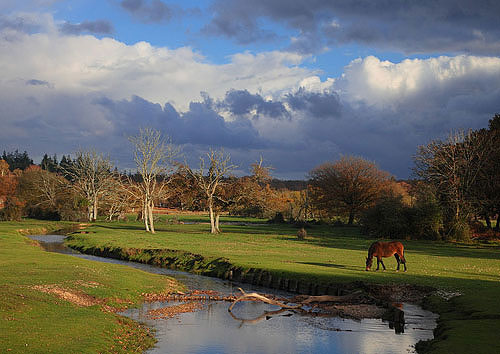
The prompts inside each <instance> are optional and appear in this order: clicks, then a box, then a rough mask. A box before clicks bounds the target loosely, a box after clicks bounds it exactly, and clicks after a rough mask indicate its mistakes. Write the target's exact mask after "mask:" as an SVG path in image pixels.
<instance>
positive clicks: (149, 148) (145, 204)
mask: <svg viewBox="0 0 500 354" xmlns="http://www.w3.org/2000/svg"><path fill="white" fill-rule="evenodd" d="M129 140H130V142H131V143H132V144H133V145H134V148H135V151H134V160H135V163H136V164H137V172H138V173H139V175H140V176H141V181H140V183H139V184H137V185H136V186H137V188H138V192H139V194H140V196H141V199H142V215H143V218H144V226H145V228H146V231H147V232H151V233H155V228H154V220H153V209H154V201H155V198H158V197H159V195H160V194H161V193H162V191H163V189H164V187H165V186H166V183H165V182H166V180H165V178H167V176H168V174H169V173H170V172H171V171H172V170H173V166H174V159H175V158H176V157H177V156H178V155H179V152H180V150H179V148H178V147H176V146H174V145H173V144H172V143H171V140H170V138H169V137H166V138H163V137H162V135H161V133H160V132H159V131H158V130H156V129H153V128H145V129H140V130H139V134H138V135H136V136H131V137H129ZM160 178H163V180H161V181H160Z"/></svg>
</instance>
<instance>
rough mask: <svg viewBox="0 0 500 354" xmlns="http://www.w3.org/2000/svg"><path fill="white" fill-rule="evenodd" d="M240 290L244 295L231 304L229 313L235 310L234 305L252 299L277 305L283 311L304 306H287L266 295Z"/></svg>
mask: <svg viewBox="0 0 500 354" xmlns="http://www.w3.org/2000/svg"><path fill="white" fill-rule="evenodd" d="M238 290H239V291H241V293H242V294H243V295H242V296H240V297H238V298H237V299H236V300H234V302H233V303H232V304H231V306H229V308H228V309H227V310H228V311H229V312H231V310H232V309H233V307H234V305H236V303H237V302H239V301H242V300H251V299H257V300H260V301H262V302H265V303H266V304H270V305H276V306H279V307H281V308H282V309H291V310H295V309H300V308H302V304H298V305H287V304H285V303H283V302H280V301H276V300H273V299H269V298H267V297H265V296H264V295H260V294H258V293H246V292H245V291H244V290H243V289H242V288H238Z"/></svg>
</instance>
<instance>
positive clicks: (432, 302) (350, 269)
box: [70, 216, 500, 353]
mask: <svg viewBox="0 0 500 354" xmlns="http://www.w3.org/2000/svg"><path fill="white" fill-rule="evenodd" d="M164 218H165V216H163V219H160V220H159V221H158V222H157V224H156V229H157V233H156V234H155V235H151V234H148V233H146V232H144V231H143V230H142V225H141V224H140V223H137V222H122V223H97V224H94V225H92V226H90V227H89V228H87V229H86V231H87V232H88V233H87V234H75V235H73V238H72V240H71V241H70V244H71V245H72V246H73V247H78V248H80V249H82V250H107V252H111V253H112V252H117V253H119V252H124V253H127V254H129V255H134V254H136V255H138V256H137V258H138V259H137V260H139V261H145V262H147V261H148V260H147V259H144V258H143V259H140V258H141V257H146V258H147V254H153V253H158V252H159V253H161V252H165V258H168V254H170V256H172V258H176V257H175V253H176V252H178V254H182V253H190V254H194V255H199V256H201V258H202V259H200V260H199V262H198V263H196V262H195V263H194V267H193V269H192V270H193V271H197V269H196V268H197V267H198V271H200V272H202V271H203V269H206V267H205V265H206V264H209V265H210V264H211V265H214V264H215V263H216V264H215V265H214V267H217V266H218V265H220V264H225V263H229V264H231V265H232V266H234V267H240V268H241V269H260V270H266V271H268V272H269V273H271V274H273V275H276V276H278V277H283V278H289V279H296V280H298V281H301V280H307V281H311V282H317V283H324V284H331V283H349V282H353V281H364V282H373V283H382V284H383V283H406V284H417V285H423V286H432V287H434V288H437V289H440V290H442V291H444V292H446V293H448V294H449V293H456V292H458V293H460V294H462V295H461V296H458V297H453V298H451V299H450V300H444V299H442V298H440V297H432V298H431V299H429V301H428V304H429V306H431V308H432V309H433V310H434V311H436V312H439V313H440V315H441V319H440V325H439V330H438V332H437V333H436V335H437V339H436V340H435V341H433V342H431V343H427V344H422V345H420V347H419V349H420V350H421V351H427V352H430V353H450V352H451V353H471V352H474V353H494V352H500V343H499V342H498V341H496V337H497V331H498V330H497V328H498V327H499V326H500V307H498V306H495V304H496V301H497V299H498V298H500V286H499V285H500V282H499V281H500V251H499V245H498V244H489V245H478V244H477V245H462V244H445V243H436V242H427V241H421V242H416V241H405V242H404V244H405V247H406V257H407V261H408V268H409V271H408V272H407V273H402V272H400V273H396V272H395V271H394V269H395V265H396V261H395V260H394V258H391V259H387V260H386V261H385V263H386V266H387V268H388V270H387V271H386V272H373V271H372V272H366V271H364V260H365V257H366V253H367V249H368V246H369V245H370V243H371V242H373V240H371V239H367V238H365V237H363V236H361V235H360V234H359V230H358V229H357V228H348V227H344V228H342V227H340V228H332V227H328V226H315V227H313V228H312V229H309V230H308V237H307V238H306V240H304V241H299V240H297V237H296V236H295V235H296V232H297V229H295V228H293V227H291V226H288V225H262V224H259V223H258V222H253V223H250V222H248V223H246V222H245V221H241V220H234V219H231V218H228V219H226V220H225V221H238V222H241V223H240V224H234V223H233V224H231V225H222V229H223V232H224V233H223V234H221V235H211V234H209V233H208V226H207V225H206V224H187V223H186V224H176V223H174V224H171V223H168V222H166V221H165V219H164ZM178 220H183V217H182V216H179V217H178ZM197 220H198V221H207V219H203V218H200V217H199V216H197ZM186 221H192V220H186ZM223 221H224V220H223ZM247 221H248V220H247ZM242 223H245V224H242ZM141 250H142V251H143V250H148V251H147V252H142V251H141ZM163 250H171V251H163ZM145 255H146V256H145ZM213 262H215V263H213ZM181 263H182V262H181ZM184 263H186V262H184ZM196 264H198V265H196ZM203 264H205V265H203ZM174 265H175V264H174ZM180 267H181V268H182V267H183V265H182V264H181V265H180Z"/></svg>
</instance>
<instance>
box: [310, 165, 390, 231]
mask: <svg viewBox="0 0 500 354" xmlns="http://www.w3.org/2000/svg"><path fill="white" fill-rule="evenodd" d="M309 175H310V180H309V184H310V186H311V194H312V195H311V199H312V200H311V202H312V203H314V204H315V207H317V208H318V209H323V210H328V209H330V210H334V211H336V212H338V213H341V214H344V215H346V216H347V217H348V224H349V225H352V224H353V222H354V219H355V218H356V217H357V216H358V215H359V213H360V212H361V211H363V210H365V209H367V208H368V207H370V206H372V205H373V204H374V203H375V201H376V200H377V199H378V197H379V196H380V194H381V192H382V191H383V188H384V185H385V184H386V183H387V182H388V180H389V174H388V173H387V172H385V171H382V170H380V169H379V168H378V167H377V165H375V163H373V162H370V161H367V160H365V159H363V158H361V157H354V156H347V157H342V158H341V159H340V160H338V161H336V162H334V163H331V162H327V163H324V164H322V165H320V166H318V167H316V168H315V169H313V170H312V171H311V172H310V173H309Z"/></svg>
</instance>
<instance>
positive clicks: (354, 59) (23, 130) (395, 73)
mask: <svg viewBox="0 0 500 354" xmlns="http://www.w3.org/2000/svg"><path fill="white" fill-rule="evenodd" d="M498 13H500V4H498V5H497V4H496V3H495V2H491V1H487V0H484V1H483V0H477V1H468V0H456V1H455V0H454V1H452V0H436V1H418V2H407V1H401V0H387V1H384V2H373V1H369V0H360V1H356V2H352V1H348V0H308V1H306V0H286V1H285V0H254V1H252V2H249V1H244V0H231V1H230V0H205V1H167V0H101V1H89V0H78V1H73V0H70V1H58V0H24V1H15V0H4V1H2V3H1V4H0V72H2V78H1V79H0V107H2V108H0V122H1V123H2V126H3V129H2V130H1V131H0V141H1V144H0V145H1V146H0V149H4V150H7V151H9V150H14V149H20V150H25V149H26V150H27V151H28V152H29V153H30V155H31V156H34V157H35V159H37V158H40V157H41V156H42V155H43V154H45V153H49V154H54V153H56V154H58V155H59V156H60V155H62V154H69V153H72V152H74V151H75V150H77V149H79V148H96V149H98V150H100V151H103V152H105V153H107V154H109V155H110V156H111V158H112V159H113V160H114V161H115V162H116V163H117V164H118V165H119V166H120V168H132V167H133V162H132V152H131V147H130V146H129V144H128V143H127V139H126V138H127V136H129V135H131V134H134V133H136V132H137V131H138V129H139V127H145V126H151V127H154V128H157V129H159V130H161V131H162V132H163V133H164V134H165V135H169V136H170V137H171V138H172V140H173V141H174V142H175V143H177V144H179V145H181V146H182V148H183V151H184V154H185V158H186V160H187V161H188V162H190V163H193V164H195V163H196V161H197V160H198V157H199V156H200V155H202V154H203V153H204V152H205V151H207V149H209V148H224V149H225V150H226V151H228V152H229V153H231V156H232V158H233V160H234V162H235V163H236V164H238V165H239V166H240V171H239V173H240V174H244V173H246V172H248V167H249V165H250V164H251V163H252V162H254V161H256V160H258V159H259V158H260V156H263V157H264V159H265V161H266V162H267V164H268V165H273V166H274V167H275V170H274V174H275V176H276V177H280V178H305V177H306V176H307V172H308V171H310V170H311V169H312V168H313V167H315V166H317V165H318V164H320V163H322V162H325V161H328V160H330V161H331V160H335V159H338V158H339V157H340V156H342V155H349V154H354V155H359V156H362V157H365V158H367V159H370V160H373V161H375V162H377V163H378V164H379V166H380V167H381V168H383V169H385V170H387V171H389V172H391V173H392V174H394V175H395V176H396V177H398V178H407V177H409V176H410V175H411V168H412V165H413V163H412V155H414V154H415V152H416V149H417V147H418V145H421V144H426V143H428V142H429V141H430V140H431V139H436V138H443V137H446V135H447V134H449V133H450V132H451V131H454V130H457V129H469V128H472V129H477V128H482V127H485V126H486V125H487V122H488V120H489V119H490V118H491V117H492V116H493V115H494V114H495V113H497V112H499V111H500V108H499V102H500V99H499V98H500V57H499V56H500V25H499V24H498V20H497V19H496V14H498Z"/></svg>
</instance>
